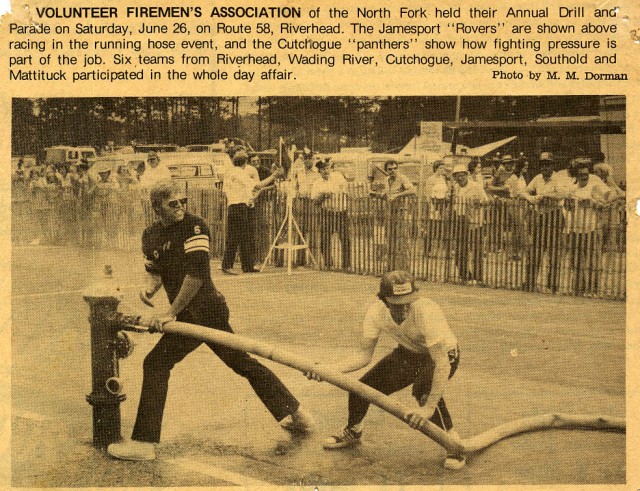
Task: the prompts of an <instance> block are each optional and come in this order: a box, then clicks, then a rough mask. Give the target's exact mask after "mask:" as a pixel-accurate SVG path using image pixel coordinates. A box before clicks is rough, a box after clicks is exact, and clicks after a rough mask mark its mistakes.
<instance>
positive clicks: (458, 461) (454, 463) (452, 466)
mask: <svg viewBox="0 0 640 491" xmlns="http://www.w3.org/2000/svg"><path fill="white" fill-rule="evenodd" d="M447 433H449V436H450V437H451V438H452V439H453V440H455V441H458V442H459V441H460V435H459V434H458V432H457V431H456V430H454V429H453V428H451V429H450V430H449V431H448V432H447ZM466 463H467V457H466V456H465V455H454V454H451V453H447V456H446V457H445V459H444V464H443V465H444V468H445V469H449V470H452V471H459V470H460V469H462V468H463V467H464V466H465V464H466Z"/></svg>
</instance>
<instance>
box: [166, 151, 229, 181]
mask: <svg viewBox="0 0 640 491" xmlns="http://www.w3.org/2000/svg"><path fill="white" fill-rule="evenodd" d="M211 155H212V154H209V153H207V152H168V153H164V154H162V155H160V164H161V165H166V166H167V168H168V169H169V171H170V172H171V178H172V179H174V180H175V181H178V182H179V183H180V184H181V186H184V187H185V188H189V189H193V188H198V189H213V188H214V187H215V186H216V185H217V184H218V183H219V182H220V179H219V178H218V174H217V167H216V164H215V162H213V161H212V159H211ZM221 155H224V156H225V157H226V158H227V160H229V156H228V155H227V154H226V153H225V154H221ZM229 162H230V160H229Z"/></svg>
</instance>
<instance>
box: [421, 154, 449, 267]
mask: <svg viewBox="0 0 640 491" xmlns="http://www.w3.org/2000/svg"><path fill="white" fill-rule="evenodd" d="M446 172H447V171H446V167H445V165H444V161H442V160H436V161H435V162H434V163H433V174H431V175H430V176H429V177H428V178H427V180H426V181H425V196H426V199H427V207H428V213H427V214H426V216H427V217H428V218H427V230H426V234H425V244H424V255H425V256H429V255H430V254H431V251H432V250H433V246H434V245H436V244H439V243H441V242H442V241H443V240H444V220H443V219H444V213H445V208H446V205H447V198H449V195H450V193H451V187H450V185H449V182H448V180H447V174H446Z"/></svg>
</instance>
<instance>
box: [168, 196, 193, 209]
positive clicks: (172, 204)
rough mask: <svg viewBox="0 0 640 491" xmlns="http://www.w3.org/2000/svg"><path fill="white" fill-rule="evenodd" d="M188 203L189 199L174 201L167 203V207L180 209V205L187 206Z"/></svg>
mask: <svg viewBox="0 0 640 491" xmlns="http://www.w3.org/2000/svg"><path fill="white" fill-rule="evenodd" d="M187 201H189V200H188V199H187V198H180V199H172V200H171V201H169V202H168V203H167V205H168V206H169V207H170V208H178V207H179V206H180V205H182V206H187Z"/></svg>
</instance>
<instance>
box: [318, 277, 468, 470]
mask: <svg viewBox="0 0 640 491" xmlns="http://www.w3.org/2000/svg"><path fill="white" fill-rule="evenodd" d="M377 296H378V298H377V300H376V301H375V302H374V303H373V304H372V305H371V306H370V307H369V309H368V310H367V313H366V314H365V317H364V321H363V324H362V335H361V338H360V345H359V347H358V348H357V350H356V351H355V352H354V353H353V354H351V355H348V356H346V357H344V358H343V359H341V360H340V361H339V362H337V363H335V364H332V365H329V364H327V365H328V366H327V368H331V369H333V370H338V371H340V372H343V373H350V372H354V371H356V370H360V369H361V368H364V367H365V366H367V365H368V364H369V363H371V360H372V359H373V355H374V352H375V348H376V345H377V344H378V339H379V337H380V334H381V333H386V334H387V335H388V336H390V337H391V338H392V339H393V340H394V341H396V342H397V343H398V345H397V347H396V348H395V349H394V350H393V351H392V352H391V353H389V354H387V355H386V356H384V357H383V358H382V359H381V360H380V361H379V362H378V363H376V364H375V365H374V366H373V368H371V369H369V370H368V371H367V373H366V374H365V375H364V376H363V377H362V378H361V379H360V381H361V382H362V383H364V384H366V385H368V386H370V387H373V388H374V389H376V390H378V391H380V392H382V393H383V394H386V395H389V394H393V393H395V392H398V391H400V390H402V389H404V388H405V387H408V386H412V395H413V397H414V398H415V400H416V402H417V405H418V407H416V408H415V409H411V410H410V412H409V413H408V414H407V416H406V418H405V420H406V421H407V423H408V424H409V426H411V427H412V428H419V427H420V426H421V425H423V424H425V423H426V422H427V421H430V422H431V423H433V424H435V425H436V426H438V427H439V428H441V429H443V430H444V431H446V432H448V433H449V436H450V437H451V438H453V439H454V440H459V439H460V435H458V433H457V432H456V430H454V428H453V422H452V419H451V415H450V413H449V410H448V408H447V405H446V404H445V401H444V398H443V394H444V392H445V389H446V386H447V385H448V380H449V379H450V378H451V377H452V376H453V375H454V373H455V372H456V369H457V367H458V363H459V361H460V351H459V349H458V340H457V338H456V336H455V335H454V333H453V332H452V330H451V328H450V327H449V323H448V322H447V319H446V317H445V315H444V312H443V311H442V308H441V307H440V306H439V305H438V304H437V303H436V302H434V301H433V300H430V299H428V298H426V297H421V296H420V295H419V292H418V288H417V287H416V285H415V281H414V279H413V277H412V276H411V275H410V274H409V273H407V272H406V271H390V272H387V273H385V274H384V275H383V276H382V278H381V280H380V290H379V292H378V295H377ZM306 375H307V377H308V378H309V379H314V380H318V381H319V380H321V378H320V377H319V376H318V375H317V374H316V373H315V372H309V373H307V374H306ZM369 405H370V403H369V402H368V401H367V400H366V399H363V398H362V397H360V396H359V395H357V394H355V393H349V403H348V411H349V413H348V419H347V424H346V426H345V427H344V428H342V429H341V430H340V431H338V432H336V433H335V434H334V435H331V436H330V437H328V438H327V439H326V440H325V441H324V442H323V447H324V448H325V449H327V450H335V449H341V448H346V447H352V446H354V445H357V444H358V443H360V440H361V437H362V431H363V420H364V417H365V415H366V414H367V411H368V409H369ZM375 430H376V429H375V428H374V430H373V431H374V432H375ZM465 462H466V459H465V457H464V455H455V454H449V453H447V456H446V458H445V461H444V467H445V468H447V469H451V470H459V469H461V468H462V467H464V465H465Z"/></svg>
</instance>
